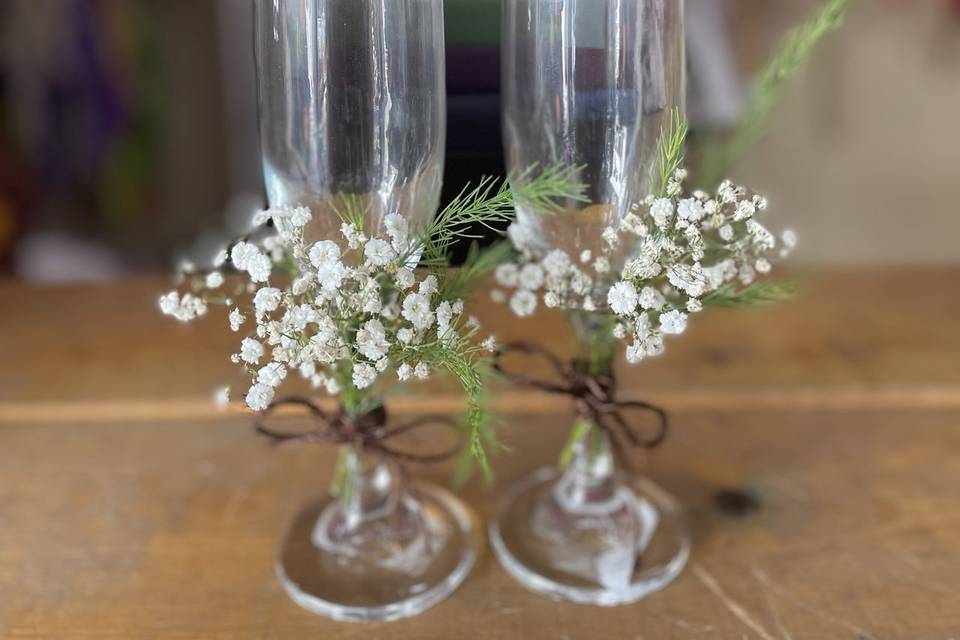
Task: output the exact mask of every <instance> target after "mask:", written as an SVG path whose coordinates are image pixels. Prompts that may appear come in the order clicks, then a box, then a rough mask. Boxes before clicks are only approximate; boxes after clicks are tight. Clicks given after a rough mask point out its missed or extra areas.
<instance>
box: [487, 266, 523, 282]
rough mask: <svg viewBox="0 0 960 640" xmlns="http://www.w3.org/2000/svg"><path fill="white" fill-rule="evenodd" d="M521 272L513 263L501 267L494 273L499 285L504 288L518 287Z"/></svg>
mask: <svg viewBox="0 0 960 640" xmlns="http://www.w3.org/2000/svg"><path fill="white" fill-rule="evenodd" d="M518 275H519V270H518V269H517V265H515V264H514V263H512V262H505V263H503V264H501V265H499V266H498V267H497V268H496V270H495V271H494V272H493V277H494V278H495V279H496V281H497V283H498V284H499V285H501V286H504V287H516V286H517V277H518Z"/></svg>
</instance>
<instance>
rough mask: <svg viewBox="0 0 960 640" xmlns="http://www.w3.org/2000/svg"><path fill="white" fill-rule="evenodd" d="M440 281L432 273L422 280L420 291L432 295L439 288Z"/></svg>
mask: <svg viewBox="0 0 960 640" xmlns="http://www.w3.org/2000/svg"><path fill="white" fill-rule="evenodd" d="M439 286H440V285H439V283H438V282H437V276H435V275H433V274H431V275H429V276H427V277H426V278H424V279H423V281H422V282H420V289H419V290H420V293H421V294H422V295H425V296H432V295H433V294H435V293H436V292H437V291H438V289H439Z"/></svg>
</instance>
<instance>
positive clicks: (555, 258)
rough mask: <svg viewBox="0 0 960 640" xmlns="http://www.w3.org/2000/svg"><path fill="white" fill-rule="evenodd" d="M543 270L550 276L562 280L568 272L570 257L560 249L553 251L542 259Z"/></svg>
mask: <svg viewBox="0 0 960 640" xmlns="http://www.w3.org/2000/svg"><path fill="white" fill-rule="evenodd" d="M542 264H543V268H544V269H545V270H546V272H547V273H549V274H550V275H551V276H554V277H556V278H562V277H563V276H565V275H566V274H567V272H568V271H569V270H570V267H571V265H570V257H569V256H568V255H567V254H566V252H565V251H563V250H561V249H554V250H553V251H551V252H550V253H548V254H547V255H546V257H545V258H544V259H543V263H542Z"/></svg>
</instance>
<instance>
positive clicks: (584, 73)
mask: <svg viewBox="0 0 960 640" xmlns="http://www.w3.org/2000/svg"><path fill="white" fill-rule="evenodd" d="M504 11H505V15H504V33H503V42H504V50H503V83H504V88H503V91H504V98H503V105H504V114H503V129H504V142H505V145H506V150H507V151H506V152H507V165H508V169H509V170H510V171H511V173H512V174H514V175H517V174H519V173H520V172H522V171H524V170H526V169H528V168H529V167H531V166H534V165H536V166H538V167H545V166H550V165H551V164H554V163H557V162H560V163H563V164H564V165H566V166H580V167H581V170H580V171H579V173H578V176H579V180H580V182H582V183H583V184H584V185H585V186H586V188H587V191H586V196H587V198H588V202H586V203H583V202H574V201H567V202H558V203H557V204H558V205H559V206H560V207H561V213H559V214H553V215H548V216H545V215H542V214H543V212H542V211H537V210H534V209H531V208H530V207H527V206H524V205H523V203H520V206H519V207H518V219H519V222H520V224H521V228H522V229H524V230H526V231H528V232H529V233H528V234H527V235H528V236H529V237H530V238H531V239H532V240H533V241H534V242H536V243H538V244H539V245H540V247H539V248H540V249H552V248H560V249H564V250H566V251H567V252H568V253H570V254H571V255H575V253H574V252H575V251H576V252H578V251H579V250H582V249H591V250H593V251H594V252H595V253H596V252H597V250H598V249H599V248H600V246H601V244H600V243H601V238H600V236H601V234H602V232H603V229H604V228H605V227H606V226H609V225H611V224H615V223H617V222H618V221H619V220H620V219H622V218H623V216H624V215H626V214H627V212H628V211H629V209H630V207H631V205H633V204H634V203H636V202H637V201H638V200H641V199H642V198H643V197H645V196H646V195H647V193H648V192H649V189H650V185H651V181H650V176H651V169H652V168H653V165H654V160H655V152H656V146H657V139H658V137H659V134H660V130H661V127H663V126H664V125H665V124H666V122H667V119H668V118H669V114H670V111H671V110H672V109H673V108H674V107H680V108H682V107H683V104H684V88H683V87H684V83H683V77H684V74H683V67H684V46H683V3H682V1H681V0H505V3H504ZM531 175H535V172H534V173H533V174H531ZM629 249H630V248H629V247H624V248H623V254H624V255H621V256H619V258H620V261H621V262H622V261H623V260H624V259H625V257H626V256H625V254H626V253H627V252H628V251H629ZM613 266H614V267H619V266H621V265H620V264H614V265H613Z"/></svg>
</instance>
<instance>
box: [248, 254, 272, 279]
mask: <svg viewBox="0 0 960 640" xmlns="http://www.w3.org/2000/svg"><path fill="white" fill-rule="evenodd" d="M272 269H273V263H272V262H271V261H270V258H269V256H266V255H264V254H262V253H259V252H258V253H257V254H256V255H254V256H250V257H249V258H248V260H247V273H249V274H250V280H251V281H252V282H266V281H267V280H269V279H270V271H271V270H272Z"/></svg>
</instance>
